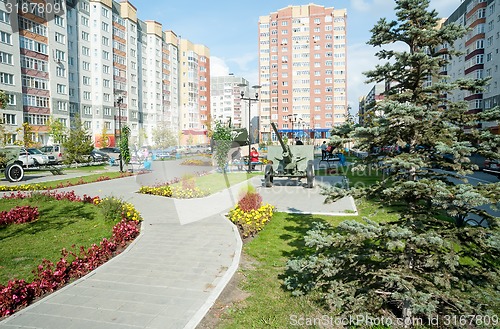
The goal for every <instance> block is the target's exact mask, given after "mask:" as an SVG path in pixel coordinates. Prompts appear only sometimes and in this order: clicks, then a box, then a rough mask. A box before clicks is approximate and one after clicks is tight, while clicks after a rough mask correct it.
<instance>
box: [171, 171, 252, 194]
mask: <svg viewBox="0 0 500 329" xmlns="http://www.w3.org/2000/svg"><path fill="white" fill-rule="evenodd" d="M255 176H262V173H260V172H257V173H251V174H248V173H245V172H242V173H229V174H222V173H212V174H208V175H204V176H201V177H195V182H196V186H197V187H199V188H200V189H201V190H203V191H210V194H214V193H217V192H220V191H223V190H224V189H227V188H228V187H230V186H233V185H236V184H239V183H241V182H244V181H246V180H248V179H250V178H252V177H255ZM180 184H181V183H176V184H172V186H176V185H180Z"/></svg>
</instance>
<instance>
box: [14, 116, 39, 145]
mask: <svg viewBox="0 0 500 329" xmlns="http://www.w3.org/2000/svg"><path fill="white" fill-rule="evenodd" d="M16 131H17V132H19V133H22V134H23V139H22V140H17V141H15V142H14V143H15V144H16V145H19V146H24V147H33V146H35V145H36V144H37V143H36V142H35V140H34V138H33V137H34V135H35V134H34V132H33V127H32V126H31V125H30V124H29V123H28V122H24V123H23V125H22V126H21V127H19V128H17V129H16Z"/></svg>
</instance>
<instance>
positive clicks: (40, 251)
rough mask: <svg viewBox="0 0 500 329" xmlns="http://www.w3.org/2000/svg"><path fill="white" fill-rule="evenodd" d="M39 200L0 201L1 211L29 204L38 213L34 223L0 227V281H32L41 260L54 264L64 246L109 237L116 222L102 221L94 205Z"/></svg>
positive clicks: (69, 246)
mask: <svg viewBox="0 0 500 329" xmlns="http://www.w3.org/2000/svg"><path fill="white" fill-rule="evenodd" d="M42 199H43V198H42V197H35V198H34V199H25V200H4V199H2V201H1V203H0V211H8V210H10V209H11V208H13V207H15V206H24V205H31V206H36V207H38V211H39V213H40V219H39V220H38V221H36V222H32V223H26V224H14V225H9V226H4V227H0V284H3V285H5V284H6V283H7V282H8V280H10V279H14V278H16V279H26V280H27V281H31V280H32V278H33V276H32V273H31V272H32V271H33V270H34V269H35V268H36V267H37V266H38V265H40V264H41V262H42V260H43V259H48V260H50V261H52V262H54V263H55V262H57V261H58V260H59V258H60V257H61V250H62V249H63V248H67V249H70V248H71V246H72V245H76V246H77V247H79V246H85V247H90V246H91V245H92V244H93V243H96V244H98V243H100V241H101V240H102V239H103V238H105V237H106V238H109V237H111V233H112V228H113V226H114V225H115V223H114V222H112V221H106V220H104V217H103V215H102V214H101V213H100V212H99V210H98V209H97V207H95V206H94V205H91V204H84V203H81V202H70V201H55V200H42Z"/></svg>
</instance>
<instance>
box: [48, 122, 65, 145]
mask: <svg viewBox="0 0 500 329" xmlns="http://www.w3.org/2000/svg"><path fill="white" fill-rule="evenodd" d="M67 133H68V132H67V129H66V127H65V126H64V124H63V123H62V122H61V121H59V120H57V119H54V118H53V117H51V118H50V120H49V135H50V136H52V139H53V140H54V143H57V144H61V143H62V142H63V141H64V138H65V137H66V135H67Z"/></svg>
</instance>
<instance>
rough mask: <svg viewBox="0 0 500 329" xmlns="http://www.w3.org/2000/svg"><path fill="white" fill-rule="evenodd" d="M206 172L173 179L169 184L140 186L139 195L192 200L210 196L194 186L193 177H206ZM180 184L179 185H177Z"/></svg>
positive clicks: (208, 192)
mask: <svg viewBox="0 0 500 329" xmlns="http://www.w3.org/2000/svg"><path fill="white" fill-rule="evenodd" d="M207 174H208V172H201V173H196V174H194V175H185V176H183V177H182V178H175V179H173V180H172V181H170V182H167V183H164V184H158V185H154V186H142V187H141V188H140V189H139V193H144V194H152V195H158V196H164V197H167V198H170V197H172V198H177V199H192V198H201V197H204V196H207V195H209V194H210V191H208V190H202V189H200V188H198V187H197V186H196V180H195V175H196V176H198V177H201V176H205V175H207ZM179 184H180V185H179Z"/></svg>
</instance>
